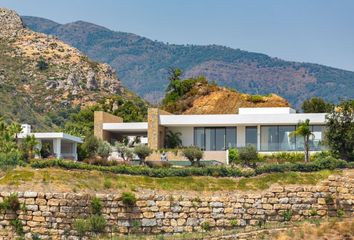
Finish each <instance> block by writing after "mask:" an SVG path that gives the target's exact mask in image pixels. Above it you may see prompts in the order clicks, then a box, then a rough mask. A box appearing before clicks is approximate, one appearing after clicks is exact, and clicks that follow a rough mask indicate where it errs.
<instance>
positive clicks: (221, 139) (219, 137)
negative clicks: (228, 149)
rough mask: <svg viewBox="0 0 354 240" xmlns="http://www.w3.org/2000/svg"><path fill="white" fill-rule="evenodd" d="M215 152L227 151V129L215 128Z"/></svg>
mask: <svg viewBox="0 0 354 240" xmlns="http://www.w3.org/2000/svg"><path fill="white" fill-rule="evenodd" d="M215 150H216V151H221V150H225V128H215Z"/></svg>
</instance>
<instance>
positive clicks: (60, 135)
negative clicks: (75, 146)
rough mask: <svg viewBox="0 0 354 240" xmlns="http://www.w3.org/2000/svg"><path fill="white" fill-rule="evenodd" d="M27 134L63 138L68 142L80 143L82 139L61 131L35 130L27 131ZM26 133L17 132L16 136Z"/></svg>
mask: <svg viewBox="0 0 354 240" xmlns="http://www.w3.org/2000/svg"><path fill="white" fill-rule="evenodd" d="M27 135H34V137H35V138H36V139H63V140H67V141H70V142H76V143H82V142H83V141H82V139H81V138H79V137H76V136H72V135H70V134H67V133H62V132H37V133H29V134H27ZM27 135H25V134H19V135H18V138H25V137H26V136H27Z"/></svg>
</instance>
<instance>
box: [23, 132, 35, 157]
mask: <svg viewBox="0 0 354 240" xmlns="http://www.w3.org/2000/svg"><path fill="white" fill-rule="evenodd" d="M38 144H39V142H38V141H37V140H36V138H35V137H34V135H33V134H32V135H27V136H26V138H25V139H24V140H23V143H22V148H23V151H24V152H25V153H26V154H28V158H29V159H32V158H33V156H34V153H35V152H36V146H37V145H38Z"/></svg>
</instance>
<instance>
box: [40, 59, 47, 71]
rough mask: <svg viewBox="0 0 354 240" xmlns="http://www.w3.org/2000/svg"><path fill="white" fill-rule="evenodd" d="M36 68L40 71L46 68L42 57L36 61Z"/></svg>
mask: <svg viewBox="0 0 354 240" xmlns="http://www.w3.org/2000/svg"><path fill="white" fill-rule="evenodd" d="M37 68H38V69H39V70H40V71H44V70H47V69H48V63H47V62H46V61H45V59H44V58H43V57H41V58H39V60H38V62H37Z"/></svg>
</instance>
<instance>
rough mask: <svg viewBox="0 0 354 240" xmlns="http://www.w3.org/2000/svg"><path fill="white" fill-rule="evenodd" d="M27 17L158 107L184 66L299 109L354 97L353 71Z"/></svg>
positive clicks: (27, 21)
mask: <svg viewBox="0 0 354 240" xmlns="http://www.w3.org/2000/svg"><path fill="white" fill-rule="evenodd" d="M22 18H23V21H24V23H25V25H26V26H27V27H28V28H30V29H32V30H34V31H37V32H42V33H46V34H51V35H55V36H57V37H58V38H59V39H61V40H63V41H64V42H66V43H68V44H70V45H72V46H74V47H76V48H78V49H79V50H81V51H82V52H83V53H85V54H87V55H88V56H89V57H91V58H92V59H94V60H97V61H101V62H106V63H109V64H110V65H111V66H112V67H113V68H114V69H115V70H116V71H117V73H118V76H119V78H120V79H121V80H122V82H123V84H124V85H125V86H127V87H128V88H130V89H131V90H133V91H134V92H136V93H138V94H139V95H140V96H142V97H144V98H145V99H147V100H148V101H150V102H153V103H154V102H155V103H156V102H158V101H159V100H161V98H162V97H163V94H164V89H165V86H166V85H167V84H168V80H167V75H168V71H167V70H168V68H169V67H178V68H181V69H182V70H184V72H185V74H184V75H185V77H189V76H198V75H204V76H206V77H207V78H208V79H209V80H210V81H215V82H217V83H218V84H219V85H221V86H227V87H232V88H235V89H237V90H238V91H240V92H245V93H251V94H268V93H276V94H278V95H280V96H282V97H285V98H286V99H287V100H289V102H290V103H291V104H292V105H293V106H294V107H296V108H299V106H300V105H301V103H302V102H303V100H304V99H306V98H309V97H312V96H319V97H323V98H325V99H326V100H328V101H332V102H336V101H338V100H339V99H341V98H354V72H351V71H346V70H341V69H336V68H332V67H327V66H323V65H319V64H313V63H300V62H290V61H284V60H281V59H278V58H272V57H269V56H267V55H265V54H260V53H253V52H247V51H243V50H239V49H232V48H228V47H223V46H218V45H207V46H198V45H175V44H166V43H163V42H158V41H152V40H150V39H148V38H144V37H141V36H138V35H135V34H131V33H125V32H116V31H112V30H109V29H107V28H104V27H101V26H98V25H95V24H92V23H88V22H83V21H77V22H73V23H68V24H58V23H56V22H53V21H51V20H48V19H43V18H38V17H27V16H25V17H22Z"/></svg>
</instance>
